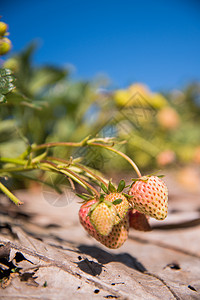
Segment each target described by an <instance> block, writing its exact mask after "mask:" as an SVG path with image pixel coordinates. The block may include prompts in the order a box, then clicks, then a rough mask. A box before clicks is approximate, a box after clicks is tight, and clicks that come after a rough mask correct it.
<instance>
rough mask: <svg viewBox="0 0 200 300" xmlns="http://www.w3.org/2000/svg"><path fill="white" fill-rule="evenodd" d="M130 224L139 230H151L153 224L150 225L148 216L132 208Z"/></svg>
mask: <svg viewBox="0 0 200 300" xmlns="http://www.w3.org/2000/svg"><path fill="white" fill-rule="evenodd" d="M129 226H130V228H134V229H135V230H139V231H151V226H150V225H149V221H148V216H146V215H144V214H143V213H141V212H139V211H137V210H136V209H132V210H130V211H129Z"/></svg>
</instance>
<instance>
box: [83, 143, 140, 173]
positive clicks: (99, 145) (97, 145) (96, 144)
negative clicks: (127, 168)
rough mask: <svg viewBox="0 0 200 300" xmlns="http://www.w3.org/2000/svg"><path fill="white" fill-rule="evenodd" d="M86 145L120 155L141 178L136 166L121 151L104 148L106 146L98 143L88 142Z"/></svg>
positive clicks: (109, 147)
mask: <svg viewBox="0 0 200 300" xmlns="http://www.w3.org/2000/svg"><path fill="white" fill-rule="evenodd" d="M87 144H88V145H90V146H96V147H101V148H104V149H107V150H110V151H112V152H114V153H117V154H118V155H120V156H121V157H123V158H124V159H126V160H127V161H128V162H129V163H130V164H131V166H132V167H133V169H134V170H135V172H136V173H137V175H138V177H142V175H141V173H140V170H139V168H138V167H137V165H136V164H135V163H134V161H132V159H131V158H130V157H128V156H127V155H126V154H124V153H123V152H121V151H119V150H117V149H115V148H113V147H111V146H106V145H103V144H100V143H93V142H90V141H88V142H87Z"/></svg>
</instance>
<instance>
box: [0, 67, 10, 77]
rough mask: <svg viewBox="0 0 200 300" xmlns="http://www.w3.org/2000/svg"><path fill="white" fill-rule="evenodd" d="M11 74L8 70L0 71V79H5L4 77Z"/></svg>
mask: <svg viewBox="0 0 200 300" xmlns="http://www.w3.org/2000/svg"><path fill="white" fill-rule="evenodd" d="M11 74H12V71H11V70H9V69H0V76H1V77H5V76H8V75H11Z"/></svg>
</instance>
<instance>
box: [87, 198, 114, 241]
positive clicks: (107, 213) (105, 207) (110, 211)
mask: <svg viewBox="0 0 200 300" xmlns="http://www.w3.org/2000/svg"><path fill="white" fill-rule="evenodd" d="M89 215H90V222H91V223H92V225H93V226H94V228H95V229H96V230H97V231H98V232H99V233H100V234H101V235H105V236H107V235H109V233H110V232H111V230H112V227H113V225H114V222H115V219H116V216H117V210H116V208H115V205H113V204H111V203H106V202H105V201H103V202H100V203H99V204H97V206H96V207H95V208H94V209H93V210H92V208H91V212H90V213H89Z"/></svg>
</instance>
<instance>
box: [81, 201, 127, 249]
mask: <svg viewBox="0 0 200 300" xmlns="http://www.w3.org/2000/svg"><path fill="white" fill-rule="evenodd" d="M95 203H97V201H96V200H90V201H88V202H86V203H84V204H83V205H82V206H81V208H80V210H79V219H80V223H81V225H82V226H83V227H84V229H85V230H86V231H87V232H88V233H89V235H90V236H92V237H94V238H95V239H96V240H97V241H99V242H100V243H101V244H103V245H104V246H106V247H108V248H110V249H117V248H119V247H121V246H122V245H123V243H124V242H125V241H126V240H127V238H128V231H129V217H128V214H127V215H126V216H125V218H124V219H123V220H122V221H121V222H120V223H118V224H117V225H114V226H113V228H112V231H111V232H110V234H109V235H108V236H103V235H101V234H100V233H99V232H98V231H97V230H96V229H95V228H94V226H93V225H92V224H91V222H90V217H89V215H88V214H89V211H90V209H91V207H92V205H94V204H95Z"/></svg>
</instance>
